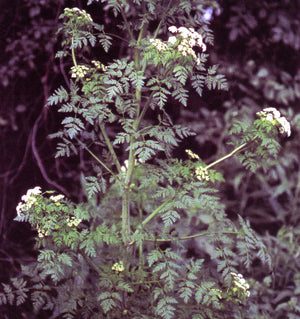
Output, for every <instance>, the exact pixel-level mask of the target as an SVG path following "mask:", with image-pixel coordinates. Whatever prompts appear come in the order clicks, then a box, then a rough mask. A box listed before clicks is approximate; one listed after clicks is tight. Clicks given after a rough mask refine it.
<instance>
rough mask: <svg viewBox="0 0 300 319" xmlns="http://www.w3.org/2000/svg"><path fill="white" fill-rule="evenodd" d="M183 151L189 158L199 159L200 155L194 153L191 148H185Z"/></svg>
mask: <svg viewBox="0 0 300 319" xmlns="http://www.w3.org/2000/svg"><path fill="white" fill-rule="evenodd" d="M185 152H186V153H187V155H188V156H189V157H190V158H191V159H196V160H200V157H199V156H198V155H197V154H195V153H194V152H193V151H191V150H185Z"/></svg>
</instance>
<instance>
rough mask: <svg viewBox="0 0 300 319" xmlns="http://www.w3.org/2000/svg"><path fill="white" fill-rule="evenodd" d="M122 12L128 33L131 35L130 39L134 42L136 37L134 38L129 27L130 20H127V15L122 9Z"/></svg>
mask: <svg viewBox="0 0 300 319" xmlns="http://www.w3.org/2000/svg"><path fill="white" fill-rule="evenodd" d="M120 12H121V15H122V18H123V20H124V23H125V26H126V29H127V31H128V33H129V36H130V39H131V40H132V41H134V36H133V33H132V31H131V29H130V26H129V23H128V20H127V18H126V15H125V13H124V11H123V8H121V11H120Z"/></svg>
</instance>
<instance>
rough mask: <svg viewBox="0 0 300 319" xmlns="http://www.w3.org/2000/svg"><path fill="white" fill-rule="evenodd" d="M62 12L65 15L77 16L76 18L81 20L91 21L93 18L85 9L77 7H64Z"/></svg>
mask: <svg viewBox="0 0 300 319" xmlns="http://www.w3.org/2000/svg"><path fill="white" fill-rule="evenodd" d="M64 13H65V15H66V16H69V17H72V16H73V15H74V14H76V16H77V17H78V20H82V22H83V23H84V22H93V19H92V17H91V15H90V14H89V13H87V12H86V11H85V10H81V9H79V8H76V7H75V8H71V9H70V8H65V10H64Z"/></svg>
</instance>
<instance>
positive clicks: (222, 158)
mask: <svg viewBox="0 0 300 319" xmlns="http://www.w3.org/2000/svg"><path fill="white" fill-rule="evenodd" d="M256 139H257V138H256V137H255V138H253V139H252V140H251V141H250V142H247V143H244V144H242V145H240V146H239V147H237V148H236V149H234V150H233V151H232V152H231V153H229V154H227V155H225V156H223V157H221V158H219V159H217V160H216V161H214V162H213V163H210V164H209V165H207V166H206V167H205V168H206V169H209V168H211V167H213V166H215V165H217V164H219V163H221V162H223V161H225V160H226V159H227V158H230V157H232V156H234V155H236V154H238V153H240V152H242V151H244V150H246V149H247V148H248V147H249V146H250V145H251V144H252V143H253V142H254V141H255V140H256Z"/></svg>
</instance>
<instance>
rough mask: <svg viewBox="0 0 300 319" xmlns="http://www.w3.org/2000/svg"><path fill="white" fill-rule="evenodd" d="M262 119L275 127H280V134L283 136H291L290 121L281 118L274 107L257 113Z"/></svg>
mask: <svg viewBox="0 0 300 319" xmlns="http://www.w3.org/2000/svg"><path fill="white" fill-rule="evenodd" d="M256 114H257V115H258V116H260V117H261V118H262V119H265V120H266V121H269V122H271V123H272V124H273V125H275V126H278V127H279V132H280V133H281V134H286V135H287V136H290V135H291V125H290V123H289V122H288V120H287V119H286V118H285V117H284V116H281V114H280V112H279V111H278V110H277V109H275V108H274V107H267V108H265V109H263V110H262V111H260V112H257V113H256Z"/></svg>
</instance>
